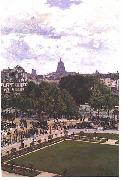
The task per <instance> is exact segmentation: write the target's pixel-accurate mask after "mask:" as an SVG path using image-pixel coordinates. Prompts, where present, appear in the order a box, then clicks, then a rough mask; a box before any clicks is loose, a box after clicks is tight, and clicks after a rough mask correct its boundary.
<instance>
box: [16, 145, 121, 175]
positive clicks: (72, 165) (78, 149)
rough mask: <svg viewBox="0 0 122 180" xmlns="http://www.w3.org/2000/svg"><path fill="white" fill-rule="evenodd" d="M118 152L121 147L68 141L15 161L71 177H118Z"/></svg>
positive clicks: (18, 163) (17, 163)
mask: <svg viewBox="0 0 122 180" xmlns="http://www.w3.org/2000/svg"><path fill="white" fill-rule="evenodd" d="M118 151H119V149H118V146H110V145H101V144H92V143H85V142H76V141H65V142H62V143H60V144H56V145H54V146H51V147H48V148H46V149H42V150H39V151H36V152H33V153H31V154H28V155H25V156H23V157H20V158H17V159H15V160H13V161H14V163H15V164H16V165H23V164H24V165H25V166H28V165H29V164H30V163H31V164H32V165H33V167H34V168H36V169H39V170H42V171H47V172H53V173H58V174H62V173H64V174H63V175H64V176H69V177H80V176H84V177H85V176H88V177H90V176H91V177H92V176H93V177H97V176H99V177H107V176H109V177H112V176H113V177H117V176H118V175H119V172H118V171H119V170H118V169H119V167H118V166H119V163H118V161H119V160H118V156H119V153H118Z"/></svg>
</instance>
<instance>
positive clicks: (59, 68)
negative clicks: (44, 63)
mask: <svg viewBox="0 0 122 180" xmlns="http://www.w3.org/2000/svg"><path fill="white" fill-rule="evenodd" d="M56 72H57V73H65V72H66V70H65V66H64V63H63V62H62V61H61V58H60V61H59V62H58V66H57V70H56Z"/></svg>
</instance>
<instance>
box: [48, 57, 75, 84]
mask: <svg viewBox="0 0 122 180" xmlns="http://www.w3.org/2000/svg"><path fill="white" fill-rule="evenodd" d="M75 74H76V73H75V72H67V71H66V70H65V66H64V62H63V61H62V60H61V58H60V61H59V62H58V65H57V70H56V72H52V73H49V74H48V75H46V76H45V78H46V80H54V81H55V80H57V81H59V80H60V79H61V78H62V77H64V76H68V75H75Z"/></svg>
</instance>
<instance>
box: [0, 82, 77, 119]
mask: <svg viewBox="0 0 122 180" xmlns="http://www.w3.org/2000/svg"><path fill="white" fill-rule="evenodd" d="M1 100H2V108H3V109H5V108H6V107H15V108H17V109H19V110H21V111H22V112H26V113H27V112H28V111H34V112H37V113H38V114H41V112H42V111H43V112H46V113H47V114H48V115H49V116H56V117H61V116H62V115H64V116H67V117H68V116H69V117H72V116H77V115H78V107H77V106H76V103H75V101H74V99H73V97H72V96H71V95H70V94H69V92H68V91H67V90H64V89H62V90H61V89H60V88H59V87H58V86H57V85H56V84H49V83H46V82H42V83H41V84H39V85H36V84H34V83H33V82H30V83H28V85H27V86H26V88H25V90H24V91H23V92H21V93H20V94H19V95H16V94H15V93H14V92H13V93H11V94H10V95H9V96H8V97H6V96H5V95H2V99H1Z"/></svg>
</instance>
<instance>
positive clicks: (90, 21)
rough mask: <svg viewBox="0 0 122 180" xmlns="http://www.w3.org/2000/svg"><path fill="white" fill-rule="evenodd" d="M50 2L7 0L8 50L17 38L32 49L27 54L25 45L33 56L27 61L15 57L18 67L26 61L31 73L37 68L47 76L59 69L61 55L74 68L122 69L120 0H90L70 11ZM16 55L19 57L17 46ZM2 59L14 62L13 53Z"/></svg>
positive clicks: (5, 46)
mask: <svg viewBox="0 0 122 180" xmlns="http://www.w3.org/2000/svg"><path fill="white" fill-rule="evenodd" d="M46 2H47V1H46V0H26V1H25V0H21V1H18V0H11V1H10V0H3V3H2V10H1V21H2V27H7V28H8V29H7V30H5V29H4V31H7V33H6V34H4V35H2V43H1V46H2V54H6V53H7V51H6V49H10V47H11V42H12V40H16V41H18V40H19V41H20V39H21V38H23V43H25V44H27V46H28V47H29V49H28V51H29V52H31V53H30V54H27V52H26V50H25V51H24V46H22V48H21V51H24V52H25V55H27V56H25V58H24V56H23V58H22V59H21V61H20V59H19V58H18V59H16V58H14V59H13V60H12V62H13V65H14V64H17V63H20V64H21V65H23V66H24V67H25V68H26V69H27V70H28V71H30V69H31V68H35V69H37V72H40V71H41V73H43V74H44V73H48V72H51V71H55V70H56V65H57V61H58V59H59V57H60V56H61V57H62V59H63V61H64V62H65V65H66V69H67V70H68V71H79V72H83V73H85V72H94V71H95V70H96V69H98V70H100V71H101V72H102V71H104V72H108V71H116V70H118V66H117V62H118V56H117V53H118V44H119V43H118V42H119V31H118V28H119V27H118V23H119V22H118V15H119V13H118V9H119V8H118V7H119V4H118V0H102V1H101V0H92V1H91V0H84V1H82V3H80V4H78V5H75V4H71V6H70V7H69V8H67V9H65V10H64V9H61V8H59V7H50V6H49V4H46ZM33 17H34V18H33ZM10 28H11V29H12V30H11V29H10ZM40 28H41V30H40ZM13 29H14V30H13ZM20 30H21V31H20ZM23 30H25V32H26V33H25V32H24V31H23ZM17 32H19V33H17ZM18 47H19V46H18ZM15 49H16V48H15ZM13 54H15V55H16V53H15V52H14V49H13ZM28 56H29V59H27V58H28ZM16 57H17V56H16ZM115 59H116V60H115ZM1 60H2V61H3V62H2V67H4V68H5V66H8V65H9V64H10V61H11V59H9V56H8V58H7V59H6V58H5V56H4V57H1ZM115 62H116V63H115ZM40 64H41V68H40ZM49 64H50V65H49ZM11 65H12V63H11ZM33 66H34V67H33ZM41 73H40V74H41Z"/></svg>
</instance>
